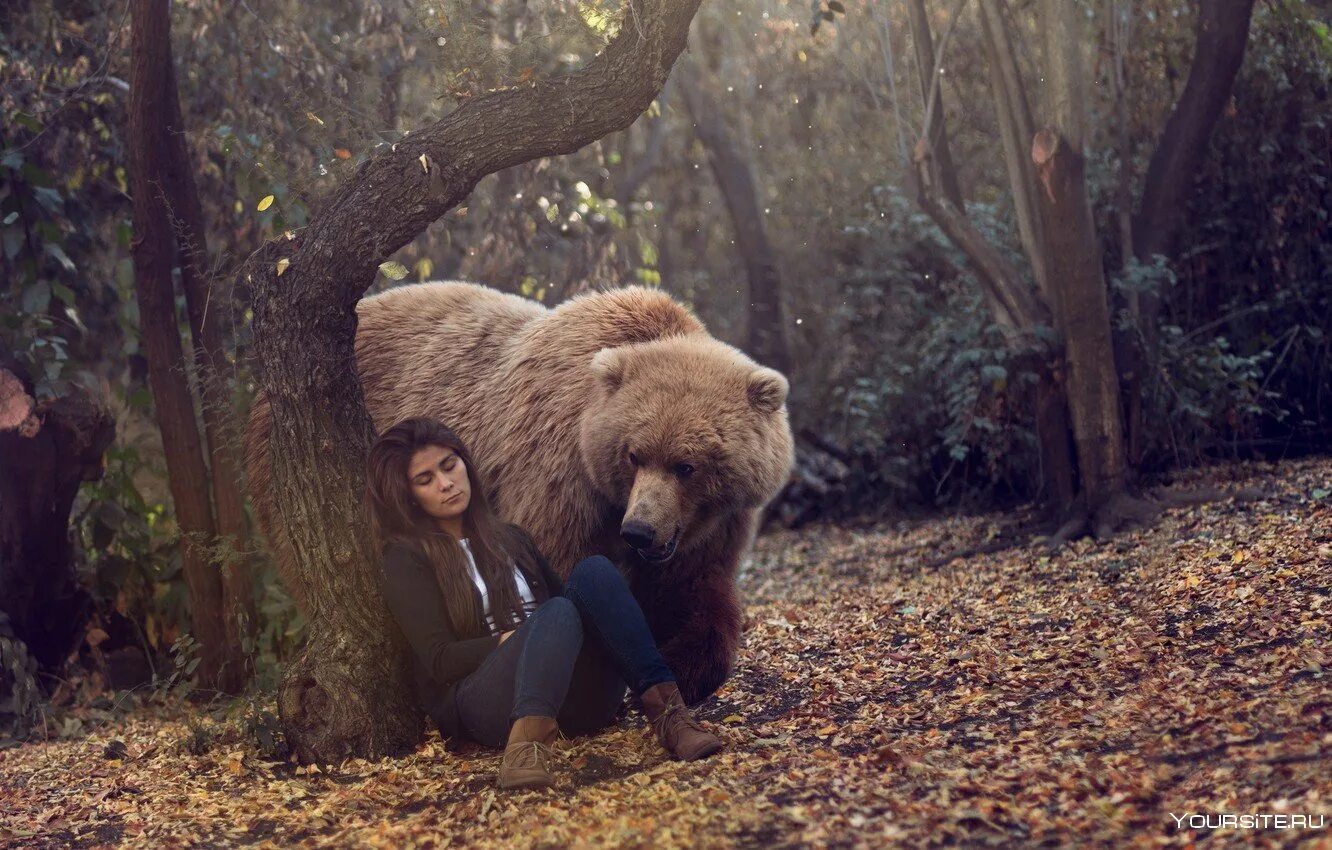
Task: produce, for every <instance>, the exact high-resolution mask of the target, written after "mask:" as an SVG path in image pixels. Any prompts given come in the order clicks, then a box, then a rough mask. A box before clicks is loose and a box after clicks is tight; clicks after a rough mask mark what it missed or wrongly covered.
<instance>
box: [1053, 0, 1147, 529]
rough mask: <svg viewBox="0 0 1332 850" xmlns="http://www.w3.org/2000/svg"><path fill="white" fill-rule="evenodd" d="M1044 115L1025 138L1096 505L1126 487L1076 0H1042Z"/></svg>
mask: <svg viewBox="0 0 1332 850" xmlns="http://www.w3.org/2000/svg"><path fill="white" fill-rule="evenodd" d="M1044 13H1045V20H1044V22H1043V23H1044V27H1045V34H1046V63H1047V66H1048V67H1047V72H1046V73H1047V77H1048V82H1047V85H1048V89H1047V91H1048V93H1049V105H1048V110H1049V117H1050V119H1051V125H1052V126H1047V127H1046V128H1045V129H1043V130H1041V131H1040V132H1039V133H1038V134H1036V137H1035V139H1034V141H1033V144H1032V152H1031V155H1032V160H1033V162H1034V163H1035V166H1036V169H1037V175H1038V178H1039V181H1040V192H1039V194H1038V198H1039V202H1038V206H1039V209H1040V212H1041V219H1042V221H1041V224H1042V231H1043V234H1044V238H1045V242H1044V248H1045V252H1046V253H1045V261H1046V270H1047V272H1048V273H1049V276H1050V277H1049V281H1050V291H1051V293H1052V295H1053V297H1052V299H1051V302H1052V303H1051V306H1052V308H1053V312H1054V316H1055V326H1056V328H1057V329H1058V330H1059V333H1060V336H1061V337H1062V338H1063V340H1064V352H1065V357H1066V358H1067V361H1068V384H1067V388H1068V407H1069V413H1070V414H1071V419H1072V425H1073V437H1074V442H1075V443H1076V445H1077V456H1078V471H1079V475H1080V479H1081V484H1082V496H1083V498H1084V500H1085V503H1086V508H1087V510H1088V512H1089V513H1090V514H1093V515H1095V514H1097V513H1098V512H1099V511H1100V510H1101V509H1102V508H1103V507H1105V506H1106V505H1107V504H1109V503H1110V501H1111V500H1112V499H1114V498H1115V497H1117V496H1120V495H1121V494H1122V493H1123V492H1124V487H1125V476H1124V472H1125V465H1124V439H1123V428H1122V423H1121V420H1120V415H1121V414H1120V408H1119V381H1118V377H1117V375H1116V374H1115V367H1114V362H1115V361H1114V349H1113V346H1112V345H1111V338H1110V310H1109V306H1108V303H1107V289H1106V284H1105V274H1104V271H1103V269H1102V266H1101V251H1100V248H1099V242H1098V239H1097V235H1096V225H1095V222H1094V221H1093V219H1092V211H1091V203H1090V199H1089V197H1088V195H1087V181H1086V177H1085V174H1084V168H1085V159H1084V157H1083V145H1084V141H1085V138H1086V107H1085V100H1084V94H1083V80H1082V74H1083V70H1082V61H1081V55H1080V53H1079V51H1080V49H1081V48H1080V45H1081V41H1082V40H1081V39H1080V38H1079V37H1078V30H1077V18H1076V8H1075V7H1074V6H1072V5H1071V4H1068V3H1067V2H1066V0H1044Z"/></svg>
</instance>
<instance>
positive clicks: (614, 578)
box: [564, 555, 624, 596]
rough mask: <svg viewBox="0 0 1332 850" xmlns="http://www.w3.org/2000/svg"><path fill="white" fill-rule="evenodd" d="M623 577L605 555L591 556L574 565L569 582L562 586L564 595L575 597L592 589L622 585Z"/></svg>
mask: <svg viewBox="0 0 1332 850" xmlns="http://www.w3.org/2000/svg"><path fill="white" fill-rule="evenodd" d="M623 583H624V577H623V576H621V575H620V571H619V570H617V569H616V568H615V565H614V564H612V563H611V561H610V559H609V558H607V557H606V556H605V555H591V556H589V557H586V558H584V559H583V560H581V561H579V562H578V563H577V564H575V565H574V568H573V572H571V573H569V580H568V581H567V582H565V584H564V590H565V594H566V595H571V596H577V595H578V594H580V593H587V592H589V591H590V590H592V589H594V588H605V587H608V586H614V585H616V584H623Z"/></svg>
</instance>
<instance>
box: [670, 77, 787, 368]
mask: <svg viewBox="0 0 1332 850" xmlns="http://www.w3.org/2000/svg"><path fill="white" fill-rule="evenodd" d="M676 73H677V74H679V75H680V93H681V100H683V101H684V104H685V108H686V109H688V110H689V115H690V118H692V119H693V122H694V132H695V133H696V134H697V135H698V140H699V141H700V142H702V144H703V147H704V149H705V150H706V151H707V152H708V165H709V166H710V167H711V169H712V176H713V178H714V179H715V180H716V181H717V188H718V189H719V190H720V191H721V194H722V198H723V199H724V200H725V202H726V209H727V211H728V212H729V213H730V214H731V224H732V228H733V230H734V233H735V245H736V248H737V249H738V250H739V251H740V256H741V257H742V258H743V259H744V263H745V272H746V276H747V277H748V279H749V307H750V310H749V334H748V341H747V343H746V345H745V348H746V350H747V351H748V352H749V353H750V354H751V355H753V357H754V359H756V360H758V361H759V362H760V363H762V364H764V365H765V366H771V367H772V368H774V369H776V370H777V371H779V372H783V373H789V372H790V371H791V365H792V363H791V354H790V349H789V347H788V345H787V339H786V322H785V320H784V318H783V314H782V276H781V270H780V266H779V263H778V259H777V252H776V251H775V250H773V247H772V243H771V242H770V241H769V240H768V229H767V226H766V225H765V224H764V221H765V219H766V215H765V214H764V212H763V205H762V203H761V202H760V201H759V197H758V188H757V186H756V184H755V181H754V172H753V169H751V168H750V165H749V160H748V159H747V158H746V157H745V156H744V154H743V153H742V152H741V151H740V149H739V146H738V145H737V144H736V142H735V140H734V139H733V138H732V137H731V133H730V131H729V130H728V129H727V127H726V121H725V118H724V117H723V116H722V114H721V111H720V109H719V108H718V106H717V102H716V100H715V99H714V98H713V97H712V95H711V94H710V93H709V92H708V91H707V90H706V88H705V86H706V81H705V80H704V78H703V75H702V74H701V73H699V72H698V70H697V68H696V67H694V63H693V61H692V60H689V59H684V60H681V62H680V67H679V68H678V69H677V71H676Z"/></svg>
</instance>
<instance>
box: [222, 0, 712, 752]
mask: <svg viewBox="0 0 1332 850" xmlns="http://www.w3.org/2000/svg"><path fill="white" fill-rule="evenodd" d="M697 8H698V2H697V0H672V2H664V1H663V0H658V2H650V0H632V2H630V4H629V6H628V8H627V9H626V10H625V18H624V24H623V26H622V29H621V32H620V35H618V36H617V37H616V38H615V39H613V40H612V41H611V42H610V43H609V44H608V45H607V46H606V48H605V50H603V51H602V52H601V53H600V54H599V55H598V56H597V57H596V58H594V59H593V60H592V61H590V62H589V63H588V64H587V65H586V66H585V67H584V68H582V69H581V70H579V71H576V72H574V73H572V74H569V75H566V76H562V77H558V78H552V79H538V80H536V81H534V82H533V83H532V84H530V85H524V86H521V87H517V88H512V89H508V90H504V91H498V92H493V93H491V94H488V95H485V96H482V97H478V98H475V99H473V100H470V101H468V102H467V103H466V104H464V105H463V106H461V107H460V108H458V109H457V110H455V111H454V112H453V113H451V114H450V115H448V116H447V117H445V118H444V119H443V120H441V121H439V122H437V123H435V124H433V125H431V126H428V127H424V128H421V129H420V130H418V131H415V132H413V133H412V134H411V135H409V136H407V137H405V138H404V139H402V140H401V141H399V142H398V143H397V144H396V145H393V146H391V147H388V148H384V149H381V150H380V152H379V153H377V154H376V155H374V156H372V157H371V158H370V159H369V160H368V161H367V162H366V163H364V164H363V165H362V166H361V168H360V169H359V170H358V171H357V173H356V175H355V176H354V177H353V178H351V179H350V180H348V181H347V182H346V183H344V184H343V185H342V186H341V187H340V189H339V190H338V191H337V192H336V193H335V194H334V196H333V197H332V198H330V200H329V201H328V202H327V203H326V204H325V205H324V206H323V208H322V209H320V210H319V211H318V212H317V213H316V214H315V215H314V216H313V218H312V220H311V222H310V225H309V226H308V227H306V228H305V229H304V230H302V231H301V232H300V233H298V234H297V235H296V238H295V239H292V240H287V239H278V240H274V241H272V242H269V243H268V244H266V245H264V246H263V247H262V248H260V249H259V251H257V252H255V254H254V255H253V256H252V257H251V258H250V259H249V260H248V261H247V262H246V264H245V266H244V267H243V268H242V270H241V272H240V279H241V281H242V282H244V283H248V284H249V285H250V286H251V287H252V291H253V294H254V298H253V305H254V322H253V327H254V348H255V352H256V354H257V356H258V358H259V363H258V367H259V368H258V373H259V379H260V382H261V384H262V387H263V392H264V400H263V401H262V402H259V403H257V404H256V406H255V409H254V412H253V414H252V417H251V422H250V434H249V438H248V440H247V444H248V453H249V466H250V471H251V475H250V487H251V493H252V494H253V496H254V500H255V505H256V508H257V509H258V510H259V513H260V516H261V517H263V518H264V520H265V524H266V528H267V529H268V531H269V533H270V539H272V540H273V542H274V544H275V547H276V549H277V556H278V564H279V567H280V569H281V570H282V575H283V578H284V580H285V582H286V584H287V586H288V588H289V589H290V590H291V591H292V594H293V596H294V597H295V598H296V600H297V604H298V605H299V606H300V607H301V609H302V611H304V612H305V614H306V616H307V619H308V620H309V622H310V630H309V634H308V639H307V643H306V646H305V649H304V651H303V653H302V654H301V656H300V657H299V658H298V659H297V660H296V661H295V662H294V663H293V664H292V665H290V666H289V667H288V669H287V671H286V672H285V675H284V679H283V683H282V685H281V689H280V693H279V708H280V710H281V714H282V719H283V727H284V731H285V732H286V736H287V739H288V741H289V742H290V744H291V745H292V747H293V749H294V751H295V752H296V754H297V756H298V757H299V758H300V759H301V760H302V761H305V762H310V761H320V762H329V761H337V760H339V759H341V758H342V757H344V756H350V755H357V756H366V757H371V756H378V755H383V754H386V753H390V752H395V751H398V750H401V749H402V748H404V747H408V746H411V745H412V744H414V743H415V742H416V741H417V740H418V739H419V735H420V729H421V716H420V714H421V713H420V710H419V708H418V707H417V705H416V701H415V698H414V695H413V693H412V689H411V683H410V678H409V667H408V665H407V664H406V663H405V662H406V657H405V648H404V647H403V645H402V641H401V637H400V635H399V634H398V632H397V629H396V628H394V626H393V625H392V620H391V618H390V616H389V613H388V611H387V609H386V607H385V605H384V602H383V598H382V596H381V595H380V593H379V591H378V583H377V578H376V577H377V575H378V564H377V561H378V558H377V557H376V555H375V553H373V552H372V551H370V546H369V539H368V536H367V534H366V528H365V517H364V511H363V508H362V505H361V497H362V493H363V491H364V486H365V480H364V462H365V461H364V459H365V451H366V449H367V447H368V445H369V442H370V439H371V436H372V426H371V422H370V417H369V414H368V413H367V412H366V409H365V403H364V399H363V397H362V395H361V390H360V384H359V382H358V380H357V377H356V372H355V358H354V352H353V340H354V336H355V332H356V313H355V306H356V302H357V300H358V299H359V298H360V297H361V295H362V293H364V292H365V290H366V289H367V287H368V286H369V285H370V284H371V283H372V282H373V280H374V277H375V273H376V270H377V267H378V265H379V263H381V262H382V261H383V260H384V258H385V257H387V256H389V255H391V254H392V253H393V252H394V251H396V250H397V249H398V248H400V247H402V246H403V245H404V244H406V243H407V242H409V241H410V240H411V239H413V238H414V237H415V236H416V235H417V234H419V233H420V232H421V231H422V230H423V229H424V228H425V227H426V226H427V225H428V224H430V223H431V222H432V221H435V220H436V219H438V218H439V217H440V216H442V215H443V214H444V213H446V212H447V211H448V210H450V209H452V208H453V207H454V206H456V205H457V204H458V203H460V202H461V201H462V200H463V199H465V198H466V197H467V195H468V194H469V193H470V192H471V191H472V189H473V188H474V187H475V186H476V184H477V181H479V180H480V179H481V178H482V177H484V176H486V175H488V174H493V173H494V172H496V171H499V170H501V169H503V168H508V167H511V166H514V165H517V164H519V163H522V162H526V161H529V160H532V159H536V158H538V157H543V156H555V155H559V154H565V153H572V152H574V151H576V150H578V149H579V148H581V147H583V146H584V145H586V144H588V143H590V142H592V141H594V140H595V139H598V138H601V137H603V136H605V135H607V134H609V133H612V132H615V131H617V130H622V129H624V128H625V127H628V126H629V125H630V124H632V123H633V121H634V120H635V119H637V118H638V116H639V115H640V114H642V112H643V111H644V110H645V109H647V107H648V105H649V104H651V102H652V100H653V99H654V98H655V97H656V96H657V94H658V92H659V91H660V90H661V87H662V85H663V84H664V83H665V81H666V77H667V75H668V74H669V72H670V68H671V65H672V64H673V63H674V61H675V59H676V57H677V56H678V55H679V54H680V52H681V51H682V50H683V49H684V46H685V38H686V35H687V33H688V29H689V23H690V21H691V19H692V18H693V15H694V12H695V11H696V9H697Z"/></svg>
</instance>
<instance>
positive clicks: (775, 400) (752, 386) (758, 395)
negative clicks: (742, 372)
mask: <svg viewBox="0 0 1332 850" xmlns="http://www.w3.org/2000/svg"><path fill="white" fill-rule="evenodd" d="M790 389H791V385H790V384H788V383H787V382H786V377H785V376H784V375H782V373H781V372H778V371H776V370H773V369H766V368H764V367H762V366H760V367H759V368H757V369H755V370H754V371H753V372H751V373H749V386H748V393H749V403H750V404H752V405H753V406H754V409H755V410H757V411H759V412H761V413H776V412H777V411H779V410H781V409H782V405H783V404H785V403H786V394H787V392H789V391H790Z"/></svg>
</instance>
